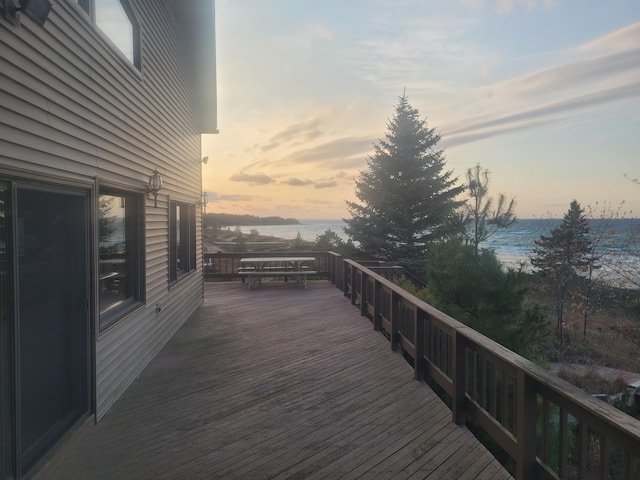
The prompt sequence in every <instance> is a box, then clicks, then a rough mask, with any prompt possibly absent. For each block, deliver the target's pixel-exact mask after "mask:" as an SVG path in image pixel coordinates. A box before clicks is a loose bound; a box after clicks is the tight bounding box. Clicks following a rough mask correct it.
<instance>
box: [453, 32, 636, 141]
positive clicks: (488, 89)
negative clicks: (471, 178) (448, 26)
mask: <svg viewBox="0 0 640 480" xmlns="http://www.w3.org/2000/svg"><path fill="white" fill-rule="evenodd" d="M630 38H634V39H636V40H637V42H630V41H629V39H630ZM613 46H617V47H620V46H631V47H632V48H627V49H625V48H623V49H622V50H620V48H617V49H615V50H612V47H613ZM603 50H606V53H605V54H601V53H602V51H603ZM576 52H577V53H584V52H586V53H588V54H589V55H591V56H590V57H589V58H586V59H584V58H583V59H578V60H576V59H575V57H576ZM572 53H573V55H572ZM594 53H595V55H594ZM567 55H568V56H569V58H570V60H567V61H566V62H565V63H564V64H560V65H555V66H552V67H549V68H545V69H542V70H538V71H535V72H531V73H529V74H526V75H522V76H519V77H515V78H511V79H508V80H504V81H501V82H498V83H496V84H493V85H490V86H485V87H481V88H479V89H478V90H477V91H476V92H475V93H474V92H469V95H470V97H469V98H471V99H472V100H471V101H470V102H469V103H472V102H474V101H475V102H476V103H478V104H479V103H480V102H484V103H485V105H484V106H483V107H482V108H481V110H482V111H485V112H486V113H485V114H483V115H479V116H471V117H466V118H459V119H458V120H456V121H454V122H452V123H451V124H449V125H443V126H442V128H441V131H442V134H443V143H444V144H445V145H446V146H455V145H461V144H465V143H469V142H474V141H478V140H482V139H486V138H490V137H494V136H497V135H503V134H505V133H513V132H516V131H519V130H523V129H526V128H533V127H540V126H542V125H545V124H549V123H554V122H557V121H558V120H561V119H566V118H568V117H570V116H572V115H578V114H580V113H581V112H583V111H585V110H587V109H593V108H594V107H600V106H605V105H608V104H612V103H615V102H618V103H620V102H624V101H625V100H632V99H636V98H638V97H640V80H639V79H640V24H636V25H634V26H632V27H627V28H624V29H622V30H620V31H617V32H613V33H612V34H610V35H606V36H604V37H601V38H600V39H596V40H594V41H592V42H589V43H588V44H585V45H582V46H579V47H577V48H576V49H574V50H572V51H569V52H567ZM463 109H464V108H461V110H463Z"/></svg>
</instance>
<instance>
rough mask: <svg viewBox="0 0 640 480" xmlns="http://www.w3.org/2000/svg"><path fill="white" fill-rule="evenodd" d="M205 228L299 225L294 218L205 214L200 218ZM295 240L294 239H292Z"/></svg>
mask: <svg viewBox="0 0 640 480" xmlns="http://www.w3.org/2000/svg"><path fill="white" fill-rule="evenodd" d="M202 222H203V224H204V226H205V227H208V226H214V225H218V226H221V227H231V226H234V227H235V226H237V225H241V226H253V225H261V226H262V225H299V224H300V222H299V221H298V220H297V219H295V218H283V217H256V216H255V215H235V214H232V213H205V214H204V215H203V216H202ZM294 238H295V237H294Z"/></svg>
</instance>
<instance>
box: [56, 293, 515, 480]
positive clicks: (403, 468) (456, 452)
mask: <svg viewBox="0 0 640 480" xmlns="http://www.w3.org/2000/svg"><path fill="white" fill-rule="evenodd" d="M462 476H464V478H469V479H472V478H482V479H484V478H509V475H508V474H507V473H506V472H505V471H504V469H503V468H502V467H501V466H500V464H499V463H498V462H497V461H496V460H495V459H494V458H493V457H492V456H491V455H490V454H489V453H488V452H487V451H486V449H485V448H484V447H482V446H481V445H480V443H479V442H478V441H477V440H476V439H475V437H474V436H473V435H472V434H471V433H470V432H469V431H468V430H467V429H465V428H464V427H459V426H456V425H454V424H453V423H452V422H451V412H450V411H449V409H448V408H447V407H446V406H445V405H444V403H443V402H442V401H441V400H440V399H439V398H438V397H437V396H436V395H435V393H434V392H433V391H432V390H431V389H430V388H429V387H428V386H427V385H426V384H425V383H424V382H418V381H415V380H414V379H413V370H412V369H411V367H410V366H409V365H408V364H407V363H406V362H405V361H404V359H403V358H402V356H401V355H399V354H398V353H394V352H392V351H391V350H390V348H389V344H388V342H387V340H386V339H385V338H384V337H383V336H382V335H380V334H379V333H378V332H374V331H373V328H372V325H371V323H370V322H369V321H368V320H367V319H366V318H365V317H361V316H360V315H359V312H358V310H357V309H356V308H354V307H353V306H352V305H351V303H350V301H349V300H348V299H346V298H345V297H343V296H342V293H341V292H340V291H338V290H337V289H335V287H333V286H332V285H330V284H329V283H328V282H326V281H311V282H309V286H308V289H307V290H304V289H302V288H301V287H300V286H297V285H295V284H293V283H291V282H288V283H285V282H266V283H264V284H263V286H262V287H261V288H259V289H257V290H251V291H249V290H248V289H247V288H246V285H245V284H243V283H240V282H228V283H207V284H206V285H205V303H204V304H203V306H202V307H201V308H200V309H199V310H198V311H197V312H196V313H195V314H194V315H193V317H192V318H191V319H189V320H188V321H187V322H186V323H185V325H184V326H183V327H182V328H181V329H180V330H179V331H178V332H177V333H176V335H175V336H174V337H173V338H172V339H171V340H170V341H169V343H168V344H167V345H166V346H165V348H164V349H163V350H162V351H161V352H160V353H159V354H158V356H157V357H156V358H155V359H154V360H153V361H152V362H151V363H150V364H149V366H148V367H147V368H146V369H145V370H144V372H143V373H142V374H141V375H140V377H139V378H138V379H137V380H136V381H135V382H134V383H133V384H132V385H131V387H130V388H129V389H128V390H127V391H126V392H125V393H124V394H123V396H122V397H121V398H120V399H119V400H118V401H117V402H116V404H115V405H114V406H113V407H112V408H111V410H110V411H109V412H108V413H107V414H106V415H105V416H104V418H102V420H101V421H100V422H99V423H98V425H96V426H95V427H94V428H93V429H92V430H91V431H90V433H89V434H88V435H87V437H86V438H85V439H84V441H83V442H82V443H81V444H80V445H79V446H78V447H77V448H76V449H75V450H73V451H72V452H71V453H70V454H69V456H68V458H67V459H66V461H64V462H62V464H61V466H60V467H59V469H58V470H57V472H55V474H54V476H53V477H52V478H53V479H54V480H62V479H64V480H69V479H86V478H91V479H94V480H101V479H109V480H112V479H119V478H127V479H130V478H133V479H185V480H196V479H234V478H235V479H290V480H291V479H305V480H306V479H320V478H325V479H326V478H328V479H334V478H335V479H338V478H344V479H355V478H363V479H373V478H377V479H387V478H394V479H395V478H398V479H400V478H407V479H408V478H421V479H424V478H431V479H439V478H459V477H462Z"/></svg>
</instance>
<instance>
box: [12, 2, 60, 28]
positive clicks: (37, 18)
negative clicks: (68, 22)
mask: <svg viewBox="0 0 640 480" xmlns="http://www.w3.org/2000/svg"><path fill="white" fill-rule="evenodd" d="M49 11H51V2H50V1H49V0H4V15H5V17H6V18H7V19H8V20H10V21H11V22H12V23H13V24H14V25H20V17H19V16H18V13H20V12H22V13H24V14H25V15H26V16H27V17H29V18H30V19H31V20H33V21H34V22H36V23H37V24H38V25H40V26H43V25H44V22H46V20H47V17H48V16H49Z"/></svg>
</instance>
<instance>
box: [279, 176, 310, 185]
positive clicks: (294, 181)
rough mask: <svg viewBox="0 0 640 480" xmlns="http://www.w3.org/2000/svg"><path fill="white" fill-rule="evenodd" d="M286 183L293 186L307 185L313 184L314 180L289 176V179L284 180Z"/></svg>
mask: <svg viewBox="0 0 640 480" xmlns="http://www.w3.org/2000/svg"><path fill="white" fill-rule="evenodd" d="M282 183H284V184H285V185H289V186H291V187H306V186H307V185H311V184H312V183H313V182H312V181H311V180H301V179H299V178H289V179H287V180H284V181H282Z"/></svg>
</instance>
